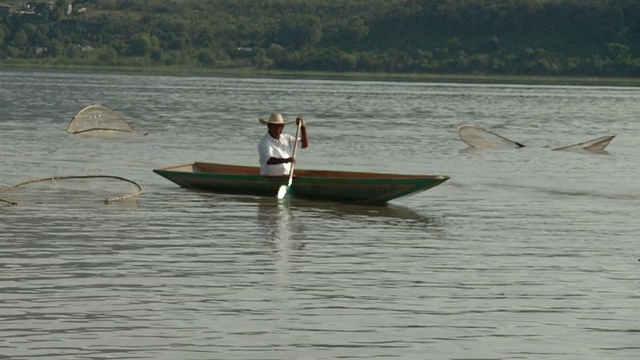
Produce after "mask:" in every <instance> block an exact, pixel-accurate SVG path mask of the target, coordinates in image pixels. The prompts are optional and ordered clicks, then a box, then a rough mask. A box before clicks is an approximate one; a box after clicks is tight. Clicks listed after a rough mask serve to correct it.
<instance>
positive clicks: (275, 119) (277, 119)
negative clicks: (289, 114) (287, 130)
mask: <svg viewBox="0 0 640 360" xmlns="http://www.w3.org/2000/svg"><path fill="white" fill-rule="evenodd" d="M258 121H260V124H262V125H269V124H275V125H285V124H288V123H290V122H291V121H293V120H289V121H285V120H284V119H283V118H282V115H281V114H271V115H270V116H269V120H265V119H258Z"/></svg>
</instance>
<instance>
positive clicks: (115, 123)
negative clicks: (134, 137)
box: [67, 105, 147, 135]
mask: <svg viewBox="0 0 640 360" xmlns="http://www.w3.org/2000/svg"><path fill="white" fill-rule="evenodd" d="M67 132H68V133H70V134H81V133H87V132H122V133H131V134H138V135H147V133H146V132H141V131H137V130H135V129H134V128H133V127H132V126H131V125H129V123H128V122H127V121H126V120H125V119H124V118H123V117H122V116H120V114H118V113H116V112H115V111H113V110H111V109H109V108H107V107H104V106H101V105H90V106H87V107H86V108H84V109H82V110H80V111H79V112H78V113H77V114H76V115H75V116H74V117H73V119H71V122H70V123H69V126H67Z"/></svg>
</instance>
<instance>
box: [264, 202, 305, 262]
mask: <svg viewBox="0 0 640 360" xmlns="http://www.w3.org/2000/svg"><path fill="white" fill-rule="evenodd" d="M258 223H260V224H261V225H262V227H263V228H264V229H265V230H266V234H267V240H268V244H269V246H270V247H271V248H272V249H273V250H274V252H275V253H276V254H278V255H279V256H288V253H289V251H290V250H300V249H302V248H303V247H304V244H303V241H304V226H303V224H302V222H300V221H297V220H296V218H295V216H294V214H293V212H292V209H291V206H290V204H287V203H281V202H277V201H261V202H259V203H258Z"/></svg>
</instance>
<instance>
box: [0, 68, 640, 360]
mask: <svg viewBox="0 0 640 360" xmlns="http://www.w3.org/2000/svg"><path fill="white" fill-rule="evenodd" d="M90 104H102V105H105V106H107V107H109V108H111V109H112V110H115V111H116V112H118V113H120V114H121V115H123V116H124V117H125V118H127V120H129V122H130V123H131V124H132V125H133V126H134V127H135V128H137V129H140V130H144V131H148V132H149V135H148V136H146V137H137V136H134V137H119V138H96V137H80V136H77V135H69V134H67V133H66V132H65V129H66V127H67V125H68V123H69V121H70V120H71V118H72V117H73V116H74V115H75V114H76V113H77V112H78V111H80V110H81V109H82V108H84V107H85V106H87V105H90ZM272 112H282V113H283V114H284V115H285V117H286V118H294V117H295V116H297V115H301V116H303V117H304V118H305V120H306V122H307V125H308V131H309V138H310V147H309V148H308V149H305V150H302V151H300V152H299V153H298V163H297V167H299V168H306V169H340V170H354V171H372V172H391V173H408V174H431V175H449V176H450V177H451V179H450V180H449V181H447V182H445V183H444V184H442V185H440V186H438V187H436V188H433V189H431V190H428V191H426V192H424V193H421V194H418V195H416V196H412V197H407V198H402V199H398V200H395V201H392V202H391V203H390V204H389V206H387V207H366V206H355V205H341V204H335V203H323V202H308V201H299V200H294V201H292V202H291V203H290V204H288V205H285V206H278V205H277V201H276V200H275V194H274V198H254V197H240V196H228V195H227V196H225V195H216V194H209V193H202V192H196V191H191V190H187V189H181V188H179V187H178V186H177V185H175V184H173V183H171V182H169V181H167V180H165V179H164V178H161V177H160V176H158V175H156V174H154V173H152V171H151V170H152V169H154V168H158V167H165V166H170V165H178V164H182V163H188V162H192V161H210V162H223V163H232V164H242V165H257V161H258V160H257V159H258V157H257V150H256V145H257V142H258V139H259V138H260V136H261V135H262V134H264V132H265V130H266V129H265V127H264V126H261V125H259V124H258V118H259V117H263V118H264V117H268V116H269V114H270V113H272ZM639 115H640V88H624V87H587V86H525V85H522V86H518V85H500V84H485V85H478V84H477V85H464V84H442V83H401V82H360V81H320V80H274V79H234V78H214V77H170V76H142V75H141V76H136V75H115V74H107V75H105V74H89V73H53V72H20V71H0V134H2V137H1V140H0V159H1V161H0V186H4V185H10V184H14V183H18V182H21V181H25V180H29V179H38V178H45V177H51V176H70V175H87V174H103V175H114V176H122V177H125V178H128V179H131V180H134V181H136V182H138V183H139V184H140V185H141V186H143V188H144V193H142V194H141V195H140V196H139V197H138V198H137V200H136V201H128V202H125V203H119V204H118V203H112V204H104V203H102V202H99V201H95V202H93V201H92V202H89V203H84V202H83V203H79V202H77V201H74V199H73V198H74V194H68V198H67V197H65V198H64V199H63V200H64V201H60V202H59V203H55V204H51V203H47V202H43V203H26V204H21V205H18V206H8V205H5V206H3V205H1V204H0V359H36V358H41V359H61V360H62V359H64V360H69V359H166V360H169V359H337V358H340V359H370V358H376V357H377V358H385V359H386V358H398V359H598V360H600V359H637V358H640V276H639V274H640V262H638V258H639V257H640V249H639V246H638V245H639V244H640V242H639V240H638V237H639V235H640V224H639V222H640V182H639V181H638V171H639V169H640V156H639V155H640V153H639V151H638V139H640V119H639ZM463 123H470V124H475V125H478V126H482V127H484V128H487V129H490V130H493V131H495V132H497V133H499V134H501V135H503V136H506V137H508V138H511V139H513V140H516V141H519V142H522V143H525V144H526V145H528V146H527V147H525V148H522V149H484V150H475V151H469V150H468V149H467V147H466V145H465V144H464V143H463V142H462V141H461V140H460V139H459V138H458V135H457V133H456V127H457V126H458V125H460V124H463ZM293 130H294V129H293V127H290V128H288V129H287V131H289V132H291V131H293ZM607 134H616V135H617V137H616V138H615V139H614V140H613V142H612V143H611V144H610V145H609V147H607V149H606V150H607V153H602V154H600V153H598V154H591V153H579V152H566V151H551V150H549V149H548V148H546V147H545V146H547V145H552V146H559V145H567V144H571V143H577V142H581V141H585V140H588V139H591V138H596V137H599V136H602V135H607Z"/></svg>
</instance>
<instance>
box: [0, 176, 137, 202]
mask: <svg viewBox="0 0 640 360" xmlns="http://www.w3.org/2000/svg"><path fill="white" fill-rule="evenodd" d="M65 179H114V180H120V181H125V182H127V183H129V184H131V185H133V186H134V187H135V188H136V190H135V191H133V192H131V193H128V194H124V195H118V196H112V197H107V198H103V199H102V201H104V202H105V203H111V202H114V201H120V200H127V199H131V198H134V197H136V196H138V195H140V194H141V193H142V192H143V191H144V190H143V189H142V186H140V184H138V183H137V182H135V181H133V180H129V179H127V178H124V177H121V176H114V175H70V176H51V177H46V178H41V179H32V180H27V181H23V182H19V183H17V184H13V185H9V186H3V187H0V195H1V194H2V193H3V192H5V191H9V190H13V189H17V188H20V187H24V186H27V185H30V184H34V183H38V182H47V181H54V182H57V181H60V180H65ZM0 202H3V203H7V204H9V205H20V202H19V201H14V200H11V199H7V198H2V197H0Z"/></svg>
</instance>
